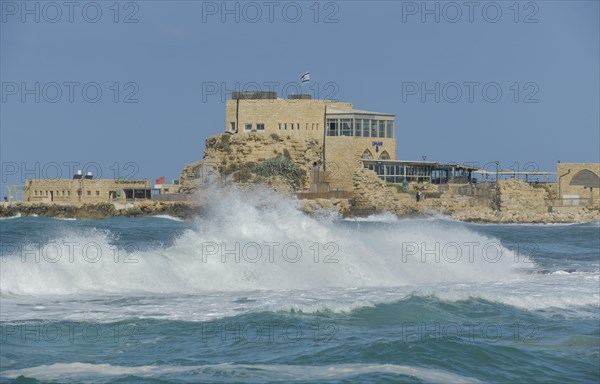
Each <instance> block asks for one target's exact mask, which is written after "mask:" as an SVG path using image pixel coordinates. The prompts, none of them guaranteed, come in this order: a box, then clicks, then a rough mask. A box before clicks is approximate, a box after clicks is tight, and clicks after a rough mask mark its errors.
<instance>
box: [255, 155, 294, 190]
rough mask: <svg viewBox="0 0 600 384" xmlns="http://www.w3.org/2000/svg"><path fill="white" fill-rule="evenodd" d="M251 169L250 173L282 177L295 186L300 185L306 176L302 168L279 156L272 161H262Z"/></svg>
mask: <svg viewBox="0 0 600 384" xmlns="http://www.w3.org/2000/svg"><path fill="white" fill-rule="evenodd" d="M251 169H252V172H254V173H256V174H257V175H260V176H264V177H270V176H283V177H285V178H286V179H288V180H290V181H291V182H293V183H294V184H295V185H300V184H301V183H302V182H303V180H304V177H305V176H306V172H305V171H304V170H303V169H302V168H300V167H299V166H298V165H297V164H296V163H294V162H293V161H291V160H290V159H288V158H286V157H284V156H281V155H280V156H277V157H274V158H272V159H268V160H263V161H261V162H259V163H257V164H255V165H254V166H252V168H251Z"/></svg>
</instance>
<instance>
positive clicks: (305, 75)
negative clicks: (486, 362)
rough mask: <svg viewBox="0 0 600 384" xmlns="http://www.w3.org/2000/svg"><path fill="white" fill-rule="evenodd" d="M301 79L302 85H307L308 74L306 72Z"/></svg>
mask: <svg viewBox="0 0 600 384" xmlns="http://www.w3.org/2000/svg"><path fill="white" fill-rule="evenodd" d="M301 79H302V84H304V83H308V82H309V81H310V72H306V73H305V74H304V75H302V77H301Z"/></svg>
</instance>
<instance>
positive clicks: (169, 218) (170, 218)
mask: <svg viewBox="0 0 600 384" xmlns="http://www.w3.org/2000/svg"><path fill="white" fill-rule="evenodd" d="M152 217H154V218H157V219H167V220H173V221H183V219H180V218H179V217H175V216H171V215H154V216H152Z"/></svg>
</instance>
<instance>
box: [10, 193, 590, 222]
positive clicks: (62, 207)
mask: <svg viewBox="0 0 600 384" xmlns="http://www.w3.org/2000/svg"><path fill="white" fill-rule="evenodd" d="M300 203H301V207H302V209H303V211H304V212H306V213H308V214H318V213H320V212H327V211H329V212H337V213H338V214H340V215H341V216H342V217H366V216H370V215H373V214H382V213H392V214H394V215H395V216H397V217H399V218H417V217H421V218H422V217H432V216H439V215H442V216H446V217H448V218H450V219H453V220H457V221H464V222H471V223H489V224H494V223H496V224H528V223H530V224H549V223H579V222H590V221H595V220H600V211H599V210H594V209H586V208H582V209H581V210H578V211H573V212H566V213H563V212H548V213H534V212H527V211H520V212H516V211H496V210H493V209H491V208H483V207H464V208H463V209H454V210H448V209H443V208H442V207H435V208H434V207H432V206H431V204H422V205H419V204H411V205H410V207H409V208H410V209H408V208H404V209H402V210H401V211H395V210H385V209H377V208H375V207H373V208H371V209H368V208H364V207H357V206H353V205H352V204H351V203H352V202H351V201H350V200H348V199H305V200H300ZM436 208H437V209H436ZM205 212H206V205H204V204H202V203H199V202H160V201H139V202H135V203H127V204H118V203H110V202H102V203H89V204H55V203H51V204H49V203H2V204H0V218H7V217H19V216H21V217H23V216H42V217H51V218H62V219H67V218H71V219H78V220H97V219H105V218H110V217H117V216H122V217H151V216H157V215H169V216H173V217H176V218H180V219H183V220H189V219H192V218H194V217H196V216H201V215H203V214H204V213H205Z"/></svg>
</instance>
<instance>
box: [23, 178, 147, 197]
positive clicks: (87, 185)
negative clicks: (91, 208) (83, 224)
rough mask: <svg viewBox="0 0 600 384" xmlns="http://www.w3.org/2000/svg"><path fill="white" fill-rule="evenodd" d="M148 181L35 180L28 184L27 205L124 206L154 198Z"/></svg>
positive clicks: (26, 189) (26, 183) (26, 188)
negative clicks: (106, 203) (106, 202)
mask: <svg viewBox="0 0 600 384" xmlns="http://www.w3.org/2000/svg"><path fill="white" fill-rule="evenodd" d="M151 191H152V188H151V185H150V181H149V180H123V179H93V178H73V179H34V180H26V181H25V201H26V202H37V203H53V202H55V203H95V202H103V201H114V202H125V201H128V200H145V199H150V198H151Z"/></svg>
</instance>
